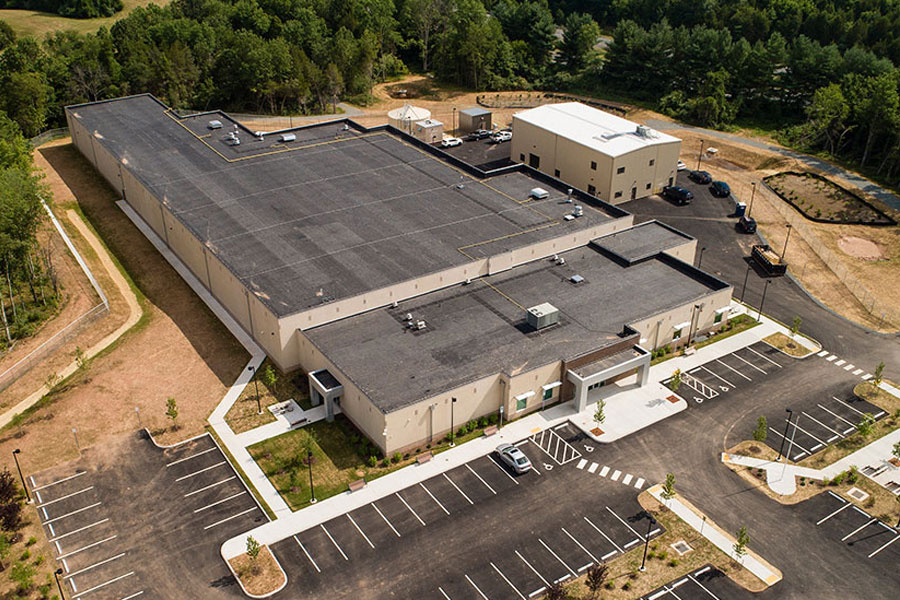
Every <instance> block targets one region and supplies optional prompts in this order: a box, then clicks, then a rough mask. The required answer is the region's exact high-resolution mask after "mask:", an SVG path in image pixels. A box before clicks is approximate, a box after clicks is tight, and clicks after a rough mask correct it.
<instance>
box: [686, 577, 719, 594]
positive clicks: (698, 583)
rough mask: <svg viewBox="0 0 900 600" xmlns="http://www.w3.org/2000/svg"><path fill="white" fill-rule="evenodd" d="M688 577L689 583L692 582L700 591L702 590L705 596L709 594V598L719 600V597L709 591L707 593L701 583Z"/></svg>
mask: <svg viewBox="0 0 900 600" xmlns="http://www.w3.org/2000/svg"><path fill="white" fill-rule="evenodd" d="M688 577H690V579H691V581H693V582H694V583H696V584H697V586H698V587H699V588H700V589H701V590H703V591H704V592H706V593H707V594H709V596H710V598H714V600H719V597H718V596H716V595H715V594H713V593H712V592H711V591H709V590H708V589H706V586H704V585H703V584H702V583H700V582H699V581H697V580H696V579H694V576H693V575H688Z"/></svg>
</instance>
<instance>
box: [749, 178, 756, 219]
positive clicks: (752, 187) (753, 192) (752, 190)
mask: <svg viewBox="0 0 900 600" xmlns="http://www.w3.org/2000/svg"><path fill="white" fill-rule="evenodd" d="M755 197H756V182H755V181H754V182H752V183H751V184H750V206H748V207H747V218H748V219H749V218H750V213H751V212H753V199H754V198H755Z"/></svg>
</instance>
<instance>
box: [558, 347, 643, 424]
mask: <svg viewBox="0 0 900 600" xmlns="http://www.w3.org/2000/svg"><path fill="white" fill-rule="evenodd" d="M635 369H637V378H638V385H644V384H646V383H647V378H648V377H649V375H650V353H649V352H647V351H646V350H644V349H643V348H641V347H640V346H638V345H634V346H632V347H631V348H629V349H627V350H623V351H622V352H617V353H616V354H613V355H611V356H605V357H603V358H600V359H598V360H596V361H594V362H591V363H588V364H586V365H581V366H580V367H577V368H575V369H569V370H568V371H567V372H566V379H568V380H569V381H571V382H572V383H573V384H575V409H576V410H577V411H578V412H581V411H583V410H584V409H585V408H586V407H587V397H588V389H589V388H590V387H591V386H593V385H594V384H597V383H601V382H604V381H606V380H608V379H611V378H613V377H615V376H617V375H621V374H622V373H627V372H629V371H633V370H635Z"/></svg>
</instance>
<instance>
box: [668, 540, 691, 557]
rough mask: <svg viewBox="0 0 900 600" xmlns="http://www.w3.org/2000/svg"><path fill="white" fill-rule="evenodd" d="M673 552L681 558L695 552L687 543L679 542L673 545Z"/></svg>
mask: <svg viewBox="0 0 900 600" xmlns="http://www.w3.org/2000/svg"><path fill="white" fill-rule="evenodd" d="M672 550H674V551H675V552H677V553H678V555H679V556H684V555H685V554H687V553H688V552H690V551H691V550H693V548H691V547H690V546H689V545H688V543H687V542H686V541H684V540H678V541H677V542H675V543H674V544H672Z"/></svg>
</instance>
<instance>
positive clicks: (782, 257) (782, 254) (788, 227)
mask: <svg viewBox="0 0 900 600" xmlns="http://www.w3.org/2000/svg"><path fill="white" fill-rule="evenodd" d="M793 228H794V226H793V225H791V224H790V223H788V224H787V230H788V232H787V236H786V237H785V238H784V248H783V249H782V250H781V263H782V264H784V255H785V253H786V252H787V245H788V241H789V240H790V239H791V229H793Z"/></svg>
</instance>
